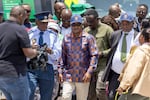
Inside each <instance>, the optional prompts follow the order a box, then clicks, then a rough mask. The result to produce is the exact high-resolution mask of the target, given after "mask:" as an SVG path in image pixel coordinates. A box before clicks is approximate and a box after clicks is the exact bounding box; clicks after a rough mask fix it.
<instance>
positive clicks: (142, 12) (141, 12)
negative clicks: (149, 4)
mask: <svg viewBox="0 0 150 100" xmlns="http://www.w3.org/2000/svg"><path fill="white" fill-rule="evenodd" d="M137 13H138V14H146V11H137Z"/></svg>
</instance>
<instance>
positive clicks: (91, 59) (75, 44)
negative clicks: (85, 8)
mask: <svg viewBox="0 0 150 100" xmlns="http://www.w3.org/2000/svg"><path fill="white" fill-rule="evenodd" d="M70 22H71V30H72V32H71V34H67V35H66V36H65V37H64V40H63V42H62V56H61V58H62V59H61V61H60V64H59V65H60V66H59V68H58V72H59V79H60V81H61V82H63V90H62V100H71V97H72V92H73V91H74V89H76V95H77V100H87V96H88V89H89V82H90V79H91V74H92V72H93V71H94V70H95V68H96V66H97V61H98V49H97V46H96V41H95V38H94V37H93V36H92V35H90V34H88V33H85V32H84V31H83V30H82V22H83V21H82V17H81V16H80V15H73V16H72V17H71V20H70Z"/></svg>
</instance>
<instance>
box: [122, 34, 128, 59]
mask: <svg viewBox="0 0 150 100" xmlns="http://www.w3.org/2000/svg"><path fill="white" fill-rule="evenodd" d="M127 35H128V34H127V33H124V36H123V40H122V48H121V61H122V62H125V61H126V52H127V42H126V36H127Z"/></svg>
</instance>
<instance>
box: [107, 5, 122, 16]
mask: <svg viewBox="0 0 150 100" xmlns="http://www.w3.org/2000/svg"><path fill="white" fill-rule="evenodd" d="M120 13H121V10H120V7H118V6H117V5H111V6H110V7H109V15H111V16H113V17H114V18H118V17H119V16H120Z"/></svg>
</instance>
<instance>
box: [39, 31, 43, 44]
mask: <svg viewBox="0 0 150 100" xmlns="http://www.w3.org/2000/svg"><path fill="white" fill-rule="evenodd" d="M39 34H40V37H39V45H40V46H42V45H43V32H40V33H39Z"/></svg>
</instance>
